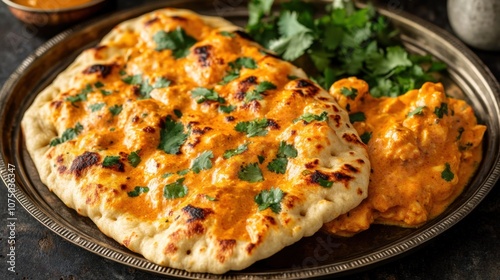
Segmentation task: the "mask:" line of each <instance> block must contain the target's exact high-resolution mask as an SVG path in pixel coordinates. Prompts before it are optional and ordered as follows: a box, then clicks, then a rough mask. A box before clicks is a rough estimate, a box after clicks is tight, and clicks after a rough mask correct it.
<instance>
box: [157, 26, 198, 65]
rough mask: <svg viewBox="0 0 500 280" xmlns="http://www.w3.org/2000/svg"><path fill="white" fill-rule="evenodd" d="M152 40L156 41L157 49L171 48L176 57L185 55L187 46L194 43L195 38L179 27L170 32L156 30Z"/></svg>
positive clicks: (187, 52) (187, 50)
mask: <svg viewBox="0 0 500 280" xmlns="http://www.w3.org/2000/svg"><path fill="white" fill-rule="evenodd" d="M153 40H154V41H155V42H156V50H157V51H162V50H171V51H172V55H173V56H174V57H175V58H176V59H178V58H182V57H185V56H187V55H188V54H189V48H191V46H192V45H194V44H195V43H196V39H194V38H193V37H191V36H189V35H188V34H186V32H185V31H184V29H182V28H180V27H177V28H176V29H175V30H174V31H170V32H165V31H163V30H161V31H158V32H157V33H156V34H155V35H154V36H153Z"/></svg>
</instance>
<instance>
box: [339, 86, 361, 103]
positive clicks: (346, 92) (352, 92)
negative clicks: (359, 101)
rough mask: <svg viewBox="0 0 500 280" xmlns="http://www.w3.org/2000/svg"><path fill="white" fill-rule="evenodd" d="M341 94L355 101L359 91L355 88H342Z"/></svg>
mask: <svg viewBox="0 0 500 280" xmlns="http://www.w3.org/2000/svg"><path fill="white" fill-rule="evenodd" d="M340 93H342V95H344V96H345V97H347V98H349V99H352V100H354V99H355V98H356V96H358V90H357V89H355V88H351V89H348V88H346V87H342V88H341V89H340Z"/></svg>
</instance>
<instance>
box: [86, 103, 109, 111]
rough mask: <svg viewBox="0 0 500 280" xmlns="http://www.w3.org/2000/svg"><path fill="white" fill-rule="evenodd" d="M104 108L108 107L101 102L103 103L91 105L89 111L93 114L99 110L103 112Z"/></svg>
mask: <svg viewBox="0 0 500 280" xmlns="http://www.w3.org/2000/svg"><path fill="white" fill-rule="evenodd" d="M104 106H106V103H104V102H101V103H95V104H91V105H89V107H88V108H89V109H90V111H91V112H97V111H99V110H101V109H102V108H103V107H104Z"/></svg>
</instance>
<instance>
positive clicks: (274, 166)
mask: <svg viewBox="0 0 500 280" xmlns="http://www.w3.org/2000/svg"><path fill="white" fill-rule="evenodd" d="M287 165H288V159H287V158H285V157H279V158H275V159H273V160H272V161H271V162H270V163H269V164H268V165H267V169H268V170H269V171H271V172H274V173H277V174H285V172H286V166H287Z"/></svg>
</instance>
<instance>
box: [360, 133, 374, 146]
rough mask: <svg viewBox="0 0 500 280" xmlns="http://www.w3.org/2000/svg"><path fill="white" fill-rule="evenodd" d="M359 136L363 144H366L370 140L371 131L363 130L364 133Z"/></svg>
mask: <svg viewBox="0 0 500 280" xmlns="http://www.w3.org/2000/svg"><path fill="white" fill-rule="evenodd" d="M359 138H361V141H362V142H363V143H365V144H367V145H368V142H369V141H370V139H371V138H372V133H371V132H368V131H367V132H365V133H363V134H361V135H360V136H359Z"/></svg>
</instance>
